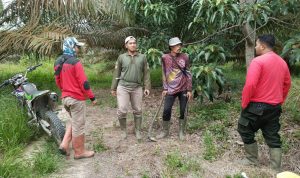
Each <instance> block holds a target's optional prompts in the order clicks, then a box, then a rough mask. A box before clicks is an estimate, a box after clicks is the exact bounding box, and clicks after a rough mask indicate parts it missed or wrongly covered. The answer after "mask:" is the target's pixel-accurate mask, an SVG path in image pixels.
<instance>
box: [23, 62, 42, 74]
mask: <svg viewBox="0 0 300 178" xmlns="http://www.w3.org/2000/svg"><path fill="white" fill-rule="evenodd" d="M41 65H43V64H38V65H36V66H31V67H29V68H28V69H27V71H29V72H31V71H33V70H35V69H36V68H38V67H40V66H41Z"/></svg>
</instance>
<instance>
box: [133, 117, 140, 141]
mask: <svg viewBox="0 0 300 178" xmlns="http://www.w3.org/2000/svg"><path fill="white" fill-rule="evenodd" d="M134 126H135V136H136V139H137V140H138V142H140V141H141V140H142V136H141V127H142V117H137V116H135V117H134Z"/></svg>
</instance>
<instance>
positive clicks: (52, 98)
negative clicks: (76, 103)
mask: <svg viewBox="0 0 300 178" xmlns="http://www.w3.org/2000/svg"><path fill="white" fill-rule="evenodd" d="M49 97H50V99H51V100H52V101H53V102H58V95H57V94H56V93H54V92H51V93H50V94H49Z"/></svg>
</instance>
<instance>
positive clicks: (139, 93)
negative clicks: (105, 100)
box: [117, 85, 143, 119]
mask: <svg viewBox="0 0 300 178" xmlns="http://www.w3.org/2000/svg"><path fill="white" fill-rule="evenodd" d="M117 100H118V112H117V115H118V119H122V118H126V116H127V112H128V109H129V103H130V104H131V107H132V109H133V115H134V116H135V117H141V116H142V100H143V89H142V87H137V88H128V87H124V86H120V85H119V86H118V87H117Z"/></svg>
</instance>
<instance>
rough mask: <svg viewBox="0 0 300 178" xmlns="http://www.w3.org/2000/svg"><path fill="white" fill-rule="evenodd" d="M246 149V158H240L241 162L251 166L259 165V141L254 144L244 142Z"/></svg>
mask: <svg viewBox="0 0 300 178" xmlns="http://www.w3.org/2000/svg"><path fill="white" fill-rule="evenodd" d="M244 149H245V155H246V158H245V159H243V160H240V161H239V163H240V164H243V165H245V166H250V165H254V166H257V165H258V160H257V157H258V148H257V143H256V142H255V143H252V144H244Z"/></svg>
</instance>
